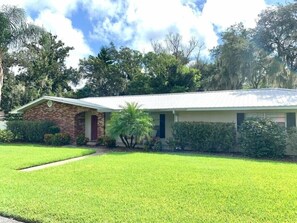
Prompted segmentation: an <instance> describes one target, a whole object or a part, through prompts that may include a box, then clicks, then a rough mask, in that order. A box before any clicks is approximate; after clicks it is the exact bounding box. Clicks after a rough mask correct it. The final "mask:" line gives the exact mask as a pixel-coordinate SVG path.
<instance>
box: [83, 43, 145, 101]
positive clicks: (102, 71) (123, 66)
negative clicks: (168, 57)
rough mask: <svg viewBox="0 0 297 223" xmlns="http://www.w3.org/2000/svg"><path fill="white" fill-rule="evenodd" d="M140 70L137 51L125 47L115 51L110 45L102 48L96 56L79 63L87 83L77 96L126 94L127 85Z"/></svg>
mask: <svg viewBox="0 0 297 223" xmlns="http://www.w3.org/2000/svg"><path fill="white" fill-rule="evenodd" d="M141 69H142V54H141V53H140V52H139V51H136V50H132V49H130V48H127V47H122V48H120V49H119V50H117V49H116V48H115V46H114V45H113V44H112V43H111V44H110V45H109V46H106V47H102V48H101V50H100V52H99V53H98V55H97V56H89V57H88V58H87V59H84V60H81V61H80V72H81V74H82V76H83V77H84V78H86V80H87V83H86V85H85V87H84V88H83V89H81V90H80V91H79V92H78V95H85V93H89V94H90V95H89V96H110V95H120V94H127V91H126V90H127V86H128V83H129V82H130V81H131V80H132V79H133V77H134V76H136V75H139V74H140V73H141ZM81 92H85V93H84V94H82V93H81Z"/></svg>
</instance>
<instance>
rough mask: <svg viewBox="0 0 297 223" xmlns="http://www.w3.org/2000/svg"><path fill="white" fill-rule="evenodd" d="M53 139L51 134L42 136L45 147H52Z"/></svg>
mask: <svg viewBox="0 0 297 223" xmlns="http://www.w3.org/2000/svg"><path fill="white" fill-rule="evenodd" d="M53 139H54V134H51V133H47V134H44V136H43V141H44V143H45V144H46V145H52V144H53V143H52V142H53Z"/></svg>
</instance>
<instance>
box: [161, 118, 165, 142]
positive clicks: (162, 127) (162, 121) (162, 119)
mask: <svg viewBox="0 0 297 223" xmlns="http://www.w3.org/2000/svg"><path fill="white" fill-rule="evenodd" d="M160 138H161V139H164V138H165V114H160Z"/></svg>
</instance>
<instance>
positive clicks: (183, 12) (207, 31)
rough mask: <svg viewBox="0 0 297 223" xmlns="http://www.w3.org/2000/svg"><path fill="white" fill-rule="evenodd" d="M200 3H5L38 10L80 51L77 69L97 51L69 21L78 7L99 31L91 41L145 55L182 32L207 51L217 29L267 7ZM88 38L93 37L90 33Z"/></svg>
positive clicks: (232, 1)
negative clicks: (153, 44) (155, 43)
mask: <svg viewBox="0 0 297 223" xmlns="http://www.w3.org/2000/svg"><path fill="white" fill-rule="evenodd" d="M197 2H199V1H197V0H117V1H114V0H63V1H53V0H43V1H39V0H2V1H1V3H3V4H15V5H18V6H20V7H24V8H26V9H28V10H29V11H36V12H38V18H37V19H35V22H36V23H38V24H40V25H42V26H43V27H45V28H46V29H47V30H49V31H51V32H52V33H54V34H56V35H57V36H58V38H59V39H61V40H62V41H63V42H65V43H66V45H69V46H73V47H75V51H73V52H72V53H71V57H70V59H69V61H68V64H71V65H75V64H77V61H78V59H79V58H82V57H84V56H86V55H88V54H91V53H92V51H91V49H90V47H89V46H88V45H87V43H86V37H85V36H84V35H83V33H82V32H81V31H80V30H78V29H75V28H74V27H73V25H72V23H71V21H70V19H68V18H67V16H69V15H70V14H71V13H72V12H73V11H75V9H77V7H78V6H80V7H84V9H85V10H86V11H87V12H88V16H89V19H90V21H91V22H92V24H93V30H90V33H91V34H90V36H88V37H87V38H90V37H91V39H92V40H93V41H94V40H96V41H98V42H99V43H100V44H108V43H109V42H111V41H113V42H115V43H119V44H120V45H127V46H129V47H132V48H134V49H138V50H140V51H149V50H151V45H150V40H152V39H154V40H158V39H163V38H164V37H165V35H166V34H168V32H170V31H171V32H179V33H180V34H181V35H182V36H183V39H184V41H185V42H186V41H188V40H189V39H190V38H191V37H192V36H194V37H196V38H197V39H199V40H200V41H203V42H204V43H205V46H206V49H205V50H204V54H205V55H206V54H207V53H208V49H211V48H213V47H214V46H216V45H217V43H218V36H217V33H216V32H215V30H214V26H215V27H216V28H217V29H218V30H219V31H222V30H224V29H226V28H227V27H229V26H230V25H233V24H235V23H238V22H243V23H244V25H245V26H247V27H253V26H254V25H255V19H256V18H257V15H258V14H259V13H260V11H261V10H262V9H264V8H265V7H266V6H267V5H266V4H265V0H207V1H206V3H205V5H204V8H203V11H202V12H201V11H199V10H198V7H197V5H195V4H197ZM85 35H87V34H86V33H85Z"/></svg>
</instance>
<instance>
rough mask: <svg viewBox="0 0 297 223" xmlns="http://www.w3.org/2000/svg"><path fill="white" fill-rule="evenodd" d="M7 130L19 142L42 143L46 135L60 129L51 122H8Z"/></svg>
mask: <svg viewBox="0 0 297 223" xmlns="http://www.w3.org/2000/svg"><path fill="white" fill-rule="evenodd" d="M7 129H8V130H10V131H11V132H12V133H13V134H14V135H15V139H16V140H17V141H22V142H37V143H40V142H43V137H44V134H47V133H55V132H56V131H57V129H58V127H56V125H55V123H53V122H51V121H8V122H7Z"/></svg>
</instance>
